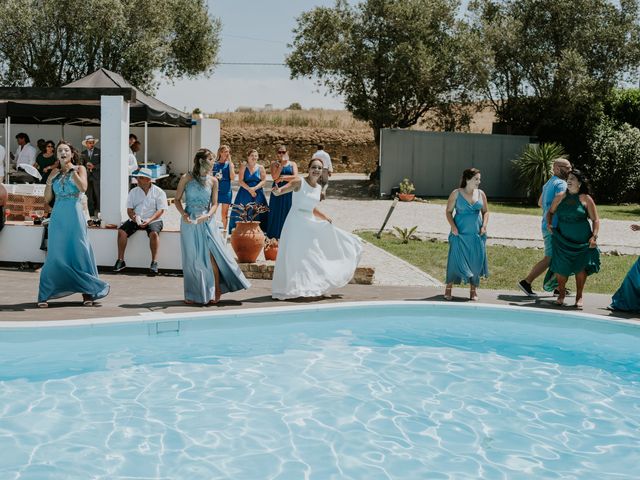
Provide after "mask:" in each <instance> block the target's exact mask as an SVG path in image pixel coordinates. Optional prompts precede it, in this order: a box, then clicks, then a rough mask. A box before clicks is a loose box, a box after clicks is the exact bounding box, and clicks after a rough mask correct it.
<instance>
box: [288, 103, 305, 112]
mask: <svg viewBox="0 0 640 480" xmlns="http://www.w3.org/2000/svg"><path fill="white" fill-rule="evenodd" d="M287 110H302V105H300V104H299V103H298V102H293V103H292V104H291V105H289V106H288V107H287Z"/></svg>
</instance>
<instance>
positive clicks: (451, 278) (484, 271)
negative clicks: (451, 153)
mask: <svg viewBox="0 0 640 480" xmlns="http://www.w3.org/2000/svg"><path fill="white" fill-rule="evenodd" d="M479 186H480V170H478V169H477V168H468V169H466V170H465V171H464V172H463V173H462V181H461V183H460V188H457V189H455V190H454V191H453V192H451V195H449V201H448V202H447V211H446V215H447V221H448V222H449V225H451V233H450V234H449V257H448V259H447V280H446V282H447V286H446V289H445V291H444V298H445V300H451V299H452V298H453V297H452V295H451V290H452V288H453V284H454V283H455V284H456V285H459V284H460V283H464V284H467V283H469V285H470V292H469V298H470V299H471V300H474V301H475V300H478V293H477V291H476V288H477V287H478V285H479V284H480V277H487V276H488V275H489V268H488V266H487V249H486V240H487V222H488V221H489V210H488V209H487V197H486V195H485V194H484V192H483V191H482V190H480V189H479V188H478V187H479ZM454 211H455V216H454V215H453V212H454Z"/></svg>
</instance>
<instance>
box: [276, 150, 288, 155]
mask: <svg viewBox="0 0 640 480" xmlns="http://www.w3.org/2000/svg"><path fill="white" fill-rule="evenodd" d="M285 153H287V151H286V150H281V151H279V152H278V154H281V155H284V154H285Z"/></svg>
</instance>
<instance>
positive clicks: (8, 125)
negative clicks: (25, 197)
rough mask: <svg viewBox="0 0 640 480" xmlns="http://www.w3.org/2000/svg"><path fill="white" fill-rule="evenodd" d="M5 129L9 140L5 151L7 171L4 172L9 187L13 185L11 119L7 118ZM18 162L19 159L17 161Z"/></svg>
mask: <svg viewBox="0 0 640 480" xmlns="http://www.w3.org/2000/svg"><path fill="white" fill-rule="evenodd" d="M4 128H5V138H6V139H7V148H6V150H5V155H4V158H5V167H6V169H5V171H4V175H5V177H6V180H7V185H9V184H10V183H11V177H9V163H10V162H9V159H10V158H11V146H10V144H11V142H10V141H9V139H10V138H11V117H7V120H6V121H5V124H4ZM16 162H17V159H16Z"/></svg>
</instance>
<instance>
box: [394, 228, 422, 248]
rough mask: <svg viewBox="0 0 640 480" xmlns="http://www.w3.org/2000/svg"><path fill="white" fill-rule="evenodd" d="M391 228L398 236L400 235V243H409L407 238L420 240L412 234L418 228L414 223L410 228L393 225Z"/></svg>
mask: <svg viewBox="0 0 640 480" xmlns="http://www.w3.org/2000/svg"><path fill="white" fill-rule="evenodd" d="M393 229H394V230H395V231H396V232H397V233H398V236H399V237H400V240H402V243H405V244H406V243H409V240H420V238H419V237H417V236H416V235H414V234H415V232H416V230H417V229H418V226H417V225H414V226H413V227H411V228H400V227H396V226H394V227H393Z"/></svg>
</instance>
